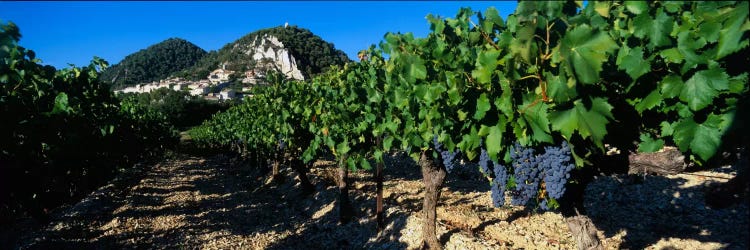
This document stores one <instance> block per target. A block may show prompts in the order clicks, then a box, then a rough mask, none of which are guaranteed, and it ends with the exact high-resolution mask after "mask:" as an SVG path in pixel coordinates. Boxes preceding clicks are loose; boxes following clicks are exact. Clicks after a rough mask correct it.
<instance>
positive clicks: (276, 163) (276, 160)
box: [271, 151, 284, 184]
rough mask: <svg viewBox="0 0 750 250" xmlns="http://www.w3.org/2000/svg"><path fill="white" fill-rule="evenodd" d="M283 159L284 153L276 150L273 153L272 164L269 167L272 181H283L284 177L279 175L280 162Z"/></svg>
mask: <svg viewBox="0 0 750 250" xmlns="http://www.w3.org/2000/svg"><path fill="white" fill-rule="evenodd" d="M283 159H284V154H283V153H281V154H279V153H278V151H277V152H276V153H274V156H273V165H272V169H271V180H272V181H273V182H274V183H277V184H279V183H282V182H283V181H284V178H283V177H282V176H281V173H280V171H279V168H280V167H281V162H282V160H283Z"/></svg>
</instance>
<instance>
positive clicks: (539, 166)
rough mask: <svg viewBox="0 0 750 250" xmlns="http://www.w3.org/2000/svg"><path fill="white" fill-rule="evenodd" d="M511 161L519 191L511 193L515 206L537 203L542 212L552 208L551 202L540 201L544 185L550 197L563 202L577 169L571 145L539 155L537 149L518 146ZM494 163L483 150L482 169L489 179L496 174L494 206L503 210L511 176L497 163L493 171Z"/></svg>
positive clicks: (493, 186)
mask: <svg viewBox="0 0 750 250" xmlns="http://www.w3.org/2000/svg"><path fill="white" fill-rule="evenodd" d="M510 158H511V161H512V165H511V166H512V170H513V177H514V179H515V188H513V189H511V190H510V192H509V193H510V196H511V201H510V204H511V205H514V206H523V205H527V204H529V202H532V201H537V202H538V205H539V207H540V208H541V209H544V210H549V209H550V208H551V207H550V206H549V205H550V204H549V202H548V200H547V199H541V200H537V198H538V197H540V196H538V194H540V193H539V192H540V187H542V183H544V186H543V187H542V190H541V191H542V192H546V197H549V198H552V199H559V198H561V197H562V195H563V194H564V193H565V183H566V182H567V181H568V179H569V178H570V171H571V170H573V168H574V165H573V163H572V161H571V151H570V147H569V145H568V143H567V142H562V144H561V145H560V146H547V147H544V153H543V154H535V152H534V149H533V148H525V147H523V146H521V144H520V143H518V142H516V144H515V145H514V146H513V147H512V148H511V151H510ZM490 161H491V160H490V159H489V155H488V154H487V152H486V151H485V150H484V149H482V152H481V154H480V156H479V166H480V169H481V171H482V172H484V173H485V175H489V173H490V171H493V172H492V173H494V178H493V179H492V182H491V186H492V203H493V205H495V207H499V206H502V205H504V204H505V189H506V185H507V181H508V177H509V176H508V174H509V172H508V169H506V168H505V166H503V165H501V164H497V163H495V162H492V163H493V165H492V169H490V165H489V163H490ZM541 197H544V196H541Z"/></svg>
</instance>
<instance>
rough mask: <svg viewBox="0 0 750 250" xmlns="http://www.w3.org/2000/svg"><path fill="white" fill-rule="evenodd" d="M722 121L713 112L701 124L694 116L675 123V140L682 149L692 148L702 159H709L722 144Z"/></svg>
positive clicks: (684, 150)
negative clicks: (720, 127)
mask: <svg viewBox="0 0 750 250" xmlns="http://www.w3.org/2000/svg"><path fill="white" fill-rule="evenodd" d="M721 122H722V121H721V117H719V116H717V115H713V114H712V115H709V116H708V118H707V119H706V121H704V122H703V123H701V124H698V123H696V122H695V121H694V120H693V119H692V118H687V119H684V120H682V121H679V122H677V123H676V124H675V125H674V137H673V138H674V141H675V143H676V144H677V147H678V148H679V149H680V151H682V152H686V151H687V150H688V149H690V150H691V151H692V152H693V153H694V154H696V155H698V156H699V157H700V158H701V159H702V160H704V161H705V160H708V159H710V158H711V157H713V155H714V154H716V150H718V148H719V145H720V144H721V133H722V131H721V130H720V129H719V126H720V124H721Z"/></svg>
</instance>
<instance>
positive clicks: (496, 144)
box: [485, 124, 504, 160]
mask: <svg viewBox="0 0 750 250" xmlns="http://www.w3.org/2000/svg"><path fill="white" fill-rule="evenodd" d="M500 125H501V124H498V125H497V126H492V127H490V128H489V134H488V135H487V142H486V143H485V145H486V146H487V153H488V154H489V155H490V158H492V159H494V160H497V153H499V152H500V151H501V150H502V149H503V142H502V139H503V129H502V128H501V127H500ZM503 127H504V126H503Z"/></svg>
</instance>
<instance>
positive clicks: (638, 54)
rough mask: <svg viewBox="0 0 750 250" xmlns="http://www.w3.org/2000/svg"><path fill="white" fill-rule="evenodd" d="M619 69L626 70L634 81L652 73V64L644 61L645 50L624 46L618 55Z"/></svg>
mask: <svg viewBox="0 0 750 250" xmlns="http://www.w3.org/2000/svg"><path fill="white" fill-rule="evenodd" d="M616 63H617V68H618V69H620V70H625V72H626V73H628V75H629V76H630V78H631V79H633V81H635V80H638V78H639V77H641V76H642V75H644V74H646V73H648V72H649V71H651V63H649V62H648V61H646V60H643V49H642V48H641V47H635V48H633V49H631V48H629V47H628V46H627V45H623V46H622V48H620V51H619V52H618V53H617V61H616Z"/></svg>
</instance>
